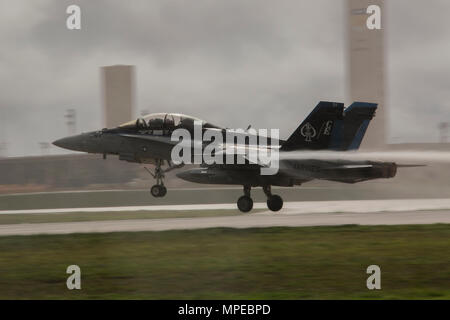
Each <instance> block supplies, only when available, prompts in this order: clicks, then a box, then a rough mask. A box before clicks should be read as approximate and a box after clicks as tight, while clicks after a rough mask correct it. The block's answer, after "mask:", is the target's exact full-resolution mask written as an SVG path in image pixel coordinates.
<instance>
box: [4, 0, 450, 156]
mask: <svg viewBox="0 0 450 320" xmlns="http://www.w3.org/2000/svg"><path fill="white" fill-rule="evenodd" d="M0 1H1V6H0V43H1V46H0V143H1V142H2V140H3V141H5V142H7V143H8V145H7V146H8V149H7V155H8V156H22V155H31V154H40V153H41V151H40V149H39V145H38V143H39V142H44V141H49V142H51V141H53V140H55V139H57V138H60V137H62V136H65V135H67V134H68V129H67V126H66V124H65V119H64V114H65V112H66V109H68V108H74V109H76V110H77V131H78V132H82V131H90V130H95V129H98V128H101V127H102V114H101V112H102V109H101V87H100V74H99V67H100V66H103V65H112V64H132V65H136V66H137V106H136V107H137V108H136V115H138V114H139V113H140V111H141V110H149V111H150V112H182V113H186V114H192V115H194V116H198V117H200V118H203V119H206V120H208V121H209V122H212V123H216V124H218V125H223V126H227V127H234V128H241V127H247V125H248V124H252V125H253V127H255V128H280V129H281V137H286V136H287V135H288V134H289V133H290V132H291V131H293V130H294V129H295V128H296V127H297V126H298V125H299V123H300V122H301V121H302V120H303V118H304V117H305V116H306V115H307V114H308V113H309V112H310V111H311V109H312V108H313V107H314V106H315V105H316V104H317V102H318V101H320V100H332V101H343V102H344V101H348V100H347V99H348V97H346V92H347V91H346V83H345V70H346V69H345V43H344V34H345V33H344V30H345V21H344V19H345V15H344V0H339V1H336V0H303V1H301V0H292V1H262V0H251V1H248V0H216V1H212V0H195V1H182V0H179V1H177V0H145V1H144V0H142V1H140V0H133V1H120V0H117V1H99V0H96V1H89V0H87V1H75V0H73V1H61V0H35V1H25V0H14V1H12V0H0ZM386 2H387V11H386V12H387V14H386V15H387V17H382V18H383V21H382V23H385V24H383V26H384V27H385V30H386V37H387V38H386V45H387V59H386V61H387V65H386V67H387V76H388V79H387V80H388V82H387V93H388V96H387V108H388V114H389V116H390V117H389V118H390V119H389V133H388V137H389V140H390V141H395V142H412V141H430V142H434V141H437V140H438V130H437V125H438V123H439V122H440V121H450V112H449V111H450V88H449V87H450V24H448V23H447V18H448V17H447V16H448V13H449V12H450V2H449V1H446V0H441V1H438V0H433V1H425V0H423V1H411V0H395V1H386ZM70 4H77V5H79V6H80V7H81V10H82V17H81V18H82V29H81V30H79V31H70V30H67V28H66V18H67V16H68V15H67V14H66V12H65V11H66V8H67V6H68V5H70ZM385 20H386V21H385ZM61 152H63V153H64V151H63V150H61V149H57V148H56V147H54V148H53V149H52V150H51V153H61Z"/></svg>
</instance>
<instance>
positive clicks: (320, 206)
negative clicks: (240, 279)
mask: <svg viewBox="0 0 450 320" xmlns="http://www.w3.org/2000/svg"><path fill="white" fill-rule="evenodd" d="M253 208H254V209H267V205H266V204H265V203H263V202H257V203H255V204H254V206H253ZM224 209H225V210H232V209H237V207H236V204H235V203H217V204H181V205H150V206H121V207H91V208H58V209H26V210H0V214H32V213H69V212H113V211H114V212H118V211H186V210H224ZM442 209H450V199H386V200H341V201H290V202H285V203H284V206H283V209H282V210H281V211H280V212H279V213H277V214H302V213H328V212H380V211H417V210H442ZM268 213H270V211H268Z"/></svg>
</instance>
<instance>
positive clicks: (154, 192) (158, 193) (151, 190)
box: [150, 184, 162, 198]
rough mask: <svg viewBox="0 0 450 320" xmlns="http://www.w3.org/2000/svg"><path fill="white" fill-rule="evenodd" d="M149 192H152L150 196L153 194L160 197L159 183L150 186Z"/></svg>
mask: <svg viewBox="0 0 450 320" xmlns="http://www.w3.org/2000/svg"><path fill="white" fill-rule="evenodd" d="M150 193H151V194H152V196H154V197H155V198H159V197H161V193H162V190H161V186H160V185H159V184H155V185H154V186H152V188H151V189H150Z"/></svg>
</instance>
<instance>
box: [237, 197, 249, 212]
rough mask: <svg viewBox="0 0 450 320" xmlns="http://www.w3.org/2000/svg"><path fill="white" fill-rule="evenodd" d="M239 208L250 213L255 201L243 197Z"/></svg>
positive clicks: (240, 199)
mask: <svg viewBox="0 0 450 320" xmlns="http://www.w3.org/2000/svg"><path fill="white" fill-rule="evenodd" d="M237 206H238V208H239V210H240V211H242V212H249V211H250V210H252V209H253V200H252V198H250V197H248V196H242V197H240V198H239V199H238V201H237Z"/></svg>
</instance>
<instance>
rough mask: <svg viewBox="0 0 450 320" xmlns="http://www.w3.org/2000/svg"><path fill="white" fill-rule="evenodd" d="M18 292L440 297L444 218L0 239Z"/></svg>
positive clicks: (6, 273)
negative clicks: (371, 270) (69, 283)
mask: <svg viewBox="0 0 450 320" xmlns="http://www.w3.org/2000/svg"><path fill="white" fill-rule="evenodd" d="M71 264H77V265H79V266H80V267H81V270H82V290H78V291H77V290H73V291H69V290H67V289H66V287H65V281H66V277H67V274H66V273H65V270H66V268H67V266H68V265H71ZM371 264H377V265H379V266H380V267H381V272H382V274H381V286H382V290H378V291H377V290H374V291H369V290H367V288H366V279H367V277H368V275H367V274H366V268H367V266H369V265H371ZM22 298H32V299H59V298H64V299H85V298H89V299H100V298H113V299H115V298H120V299H123V298H132V299H141V298H149V299H162V298H173V299H188V298H189V299H215V298H220V299H238V298H239V299H247V298H248V299H348V298H350V299H353V298H357V299H380V298H387V299H416V298H421V299H450V225H444V224H438V225H412V226H337V227H303V228H285V227H283V228H261V229H226V228H218V229H205V230H184V231H164V232H136V233H109V234H108V233H106V234H74V235H40V236H11V237H0V299H22Z"/></svg>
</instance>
